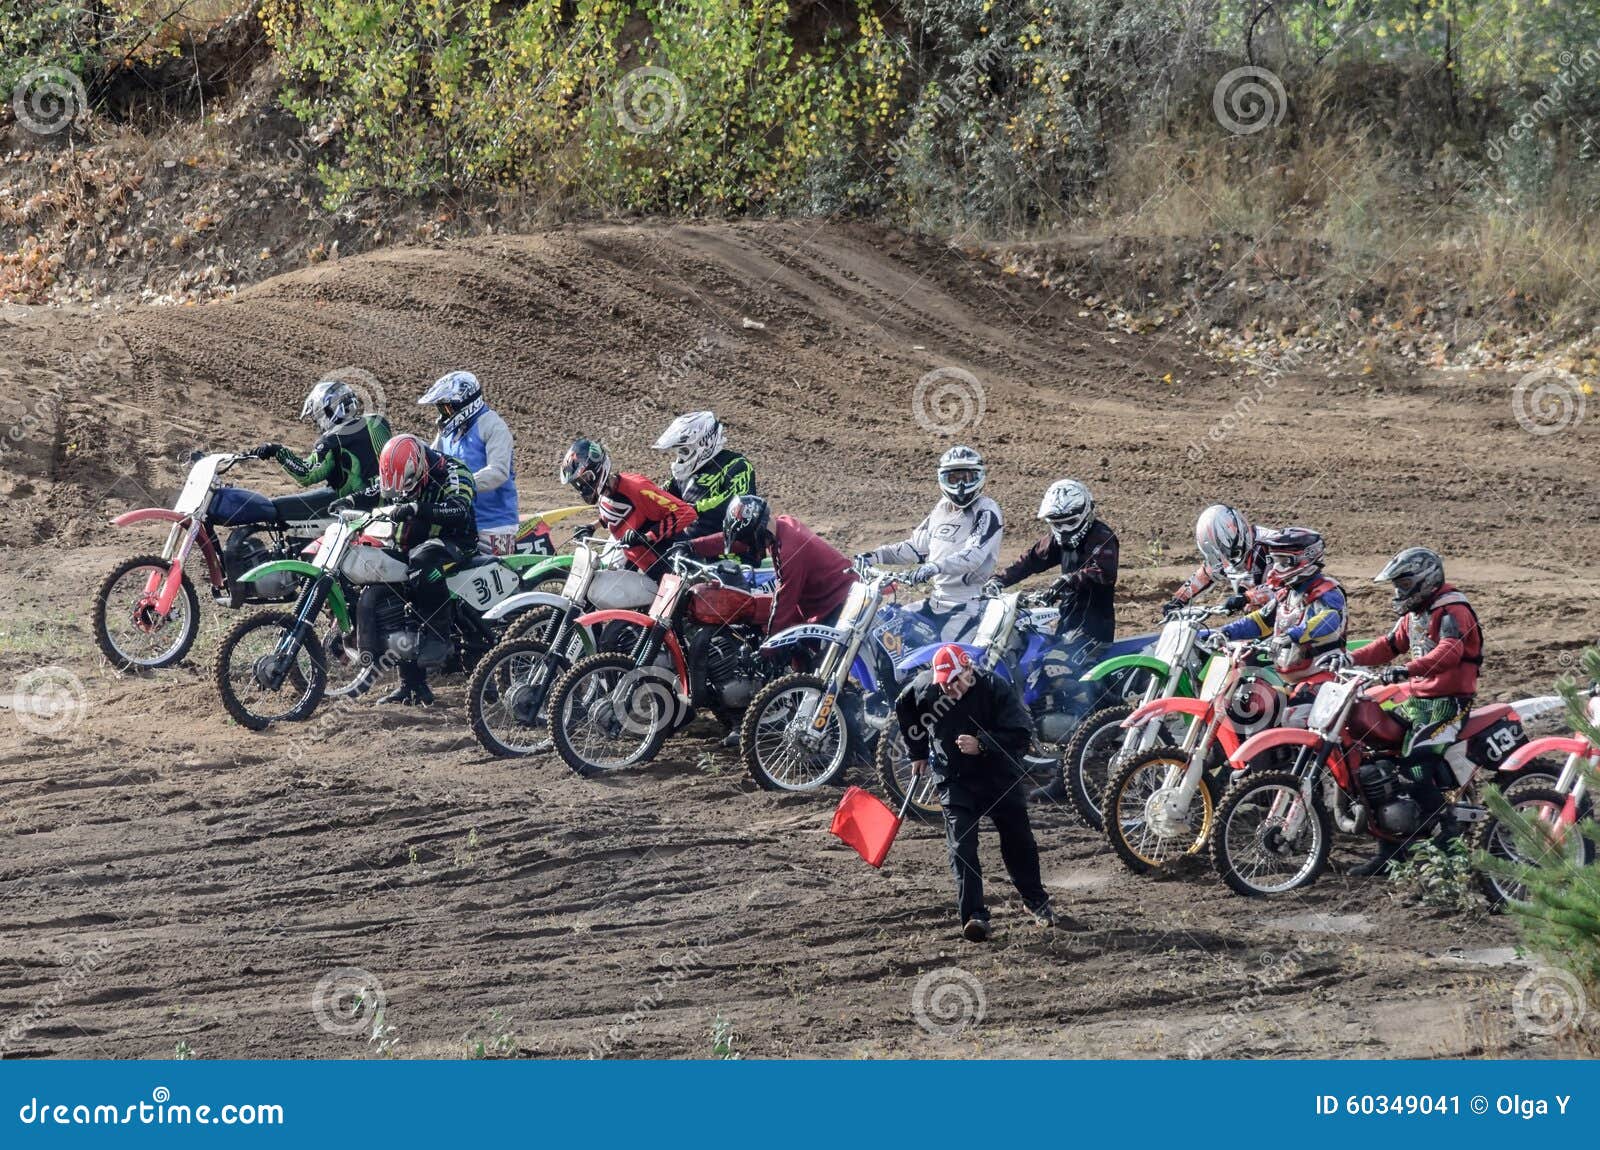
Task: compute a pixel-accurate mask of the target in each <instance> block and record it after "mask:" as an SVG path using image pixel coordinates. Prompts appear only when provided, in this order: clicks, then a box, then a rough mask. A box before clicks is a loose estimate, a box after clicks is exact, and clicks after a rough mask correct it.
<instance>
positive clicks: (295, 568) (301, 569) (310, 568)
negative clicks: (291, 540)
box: [239, 559, 322, 583]
mask: <svg viewBox="0 0 1600 1150" xmlns="http://www.w3.org/2000/svg"><path fill="white" fill-rule="evenodd" d="M284 573H288V574H290V575H304V576H305V577H306V578H308V579H317V578H320V577H321V575H322V568H320V567H317V566H315V565H314V564H311V563H307V562H306V561H305V560H304V559H269V560H268V561H267V562H265V563H260V564H257V565H256V566H254V567H252V568H250V570H248V571H246V572H245V573H244V574H243V575H241V576H239V582H241V583H254V582H255V581H256V580H257V579H260V578H262V577H264V576H267V575H280V574H284Z"/></svg>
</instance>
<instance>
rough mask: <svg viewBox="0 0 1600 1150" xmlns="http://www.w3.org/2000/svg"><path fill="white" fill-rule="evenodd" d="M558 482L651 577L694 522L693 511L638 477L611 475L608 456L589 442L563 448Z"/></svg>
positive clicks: (626, 473)
mask: <svg viewBox="0 0 1600 1150" xmlns="http://www.w3.org/2000/svg"><path fill="white" fill-rule="evenodd" d="M561 482H562V483H564V484H566V485H567V486H569V487H571V488H572V489H573V490H575V491H576V492H577V493H578V495H579V497H580V498H581V499H582V500H583V501H584V502H585V503H588V504H591V505H593V506H594V507H596V508H597V509H598V510H599V512H600V522H601V523H602V524H604V525H605V527H606V529H607V530H608V531H610V532H611V535H612V537H613V538H615V539H616V540H618V541H619V542H620V543H621V544H622V546H623V550H624V554H626V555H627V557H628V563H629V564H630V565H631V566H633V567H634V568H636V569H637V570H639V571H643V572H644V573H645V574H646V575H648V576H650V577H651V578H652V579H655V578H659V577H660V573H661V569H662V567H663V566H664V561H665V558H666V553H667V549H668V548H669V547H670V546H671V545H672V544H673V543H675V542H681V541H682V538H683V533H684V532H685V531H687V530H688V529H689V527H690V525H691V524H693V523H694V521H695V512H694V508H693V507H691V506H690V505H689V504H687V503H685V502H684V501H683V500H681V499H679V498H678V497H677V496H676V495H669V494H668V493H667V492H665V491H663V490H662V489H661V488H659V487H657V486H656V485H655V484H654V483H652V482H650V480H648V479H646V478H645V477H644V476H642V475H636V474H634V473H633V472H630V471H620V472H619V471H617V470H616V469H615V468H614V467H613V466H612V464H611V453H610V452H609V451H607V450H606V449H605V448H604V447H603V446H602V445H600V444H599V443H597V442H595V441H594V440H592V439H576V440H574V441H573V443H572V446H571V447H569V448H567V454H566V455H565V456H564V457H563V458H562V461H561ZM581 530H584V529H583V528H580V531H581Z"/></svg>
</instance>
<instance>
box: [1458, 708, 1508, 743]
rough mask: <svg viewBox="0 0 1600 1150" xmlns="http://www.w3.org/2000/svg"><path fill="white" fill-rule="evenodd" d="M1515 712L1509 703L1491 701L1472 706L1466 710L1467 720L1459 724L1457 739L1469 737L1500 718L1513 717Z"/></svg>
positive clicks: (1492, 724)
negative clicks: (1486, 703)
mask: <svg viewBox="0 0 1600 1150" xmlns="http://www.w3.org/2000/svg"><path fill="white" fill-rule="evenodd" d="M1515 717H1516V712H1515V711H1513V710H1512V709H1511V705H1510V704H1509V703H1491V704H1489V705H1488V706H1487V707H1474V708H1473V709H1472V710H1471V711H1468V712H1467V721H1466V722H1464V723H1462V724H1461V734H1459V735H1457V736H1456V738H1458V739H1462V740H1465V739H1470V738H1472V737H1473V736H1474V735H1476V734H1479V733H1480V732H1482V731H1485V730H1487V729H1488V728H1490V727H1492V726H1494V725H1495V724H1496V723H1498V722H1499V721H1500V720H1501V719H1510V718H1515Z"/></svg>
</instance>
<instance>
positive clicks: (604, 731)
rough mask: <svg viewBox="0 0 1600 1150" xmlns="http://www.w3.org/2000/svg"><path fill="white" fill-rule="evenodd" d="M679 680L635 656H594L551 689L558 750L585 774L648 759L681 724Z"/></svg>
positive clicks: (552, 733) (551, 716) (550, 706)
mask: <svg viewBox="0 0 1600 1150" xmlns="http://www.w3.org/2000/svg"><path fill="white" fill-rule="evenodd" d="M676 686H677V685H676V682H675V681H674V680H673V679H672V678H671V676H669V675H667V674H666V673H665V672H663V671H662V670H660V669H659V668H657V667H640V666H639V665H638V664H637V663H636V662H635V660H634V659H633V657H632V656H631V655H620V654H600V655H590V656H589V657H588V658H587V659H580V660H578V661H577V662H576V663H574V664H573V665H572V668H571V670H569V671H568V672H567V673H566V674H565V675H563V676H561V678H560V679H559V680H558V681H557V682H556V685H555V687H554V689H553V690H552V691H551V692H550V702H549V704H548V706H547V714H548V715H549V722H550V737H551V739H552V741H553V742H554V743H555V747H556V753H557V754H558V755H560V756H561V761H562V762H564V763H566V764H567V766H569V767H571V768H572V769H573V770H574V771H576V772H577V773H578V774H580V775H582V776H583V777H585V778H591V777H593V776H595V775H600V774H608V773H610V772H612V771H619V770H622V769H623V768H625V767H632V766H637V765H638V764H640V763H647V762H649V761H650V760H651V759H653V758H655V757H656V754H657V753H658V752H659V751H660V750H661V745H662V744H663V743H665V742H666V741H667V736H668V735H669V734H671V733H672V731H673V728H674V727H675V726H676V725H677V719H678V712H679V710H680V703H679V700H678V692H677V689H676Z"/></svg>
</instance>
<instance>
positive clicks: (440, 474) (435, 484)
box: [399, 447, 478, 555]
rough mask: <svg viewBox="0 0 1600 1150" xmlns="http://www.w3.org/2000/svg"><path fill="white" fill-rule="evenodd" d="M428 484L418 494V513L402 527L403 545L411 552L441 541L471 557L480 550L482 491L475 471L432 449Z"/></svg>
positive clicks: (430, 451)
mask: <svg viewBox="0 0 1600 1150" xmlns="http://www.w3.org/2000/svg"><path fill="white" fill-rule="evenodd" d="M427 451H428V482H427V483H426V484H425V485H424V486H423V488H422V490H421V491H420V492H418V494H417V498H416V501H415V502H416V505H417V514H416V517H415V518H413V519H412V520H410V521H409V522H408V523H405V524H403V525H402V528H403V529H402V531H401V534H400V539H399V542H400V544H401V546H403V547H405V548H406V549H407V550H410V549H411V548H414V547H417V546H419V545H421V544H423V543H426V542H427V541H428V540H430V539H439V540H442V541H444V542H445V543H450V544H453V545H455V546H456V547H459V548H461V549H462V550H463V551H464V552H465V553H467V554H468V555H470V554H472V553H474V552H476V551H477V549H478V517H477V515H476V514H475V512H474V510H473V501H474V500H475V499H476V498H477V494H478V490H477V488H476V487H475V486H474V485H473V482H472V470H471V469H470V468H469V467H467V465H466V464H465V463H462V462H461V460H459V459H455V458H452V457H451V456H448V455H445V454H443V453H442V452H438V451H435V450H433V448H431V447H430V448H428V449H427Z"/></svg>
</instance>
